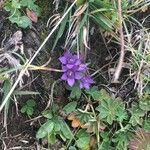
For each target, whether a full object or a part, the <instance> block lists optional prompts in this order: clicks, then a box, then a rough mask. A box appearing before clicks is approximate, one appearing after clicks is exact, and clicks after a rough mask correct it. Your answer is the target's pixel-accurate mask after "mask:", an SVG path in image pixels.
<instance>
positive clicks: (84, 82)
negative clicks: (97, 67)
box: [80, 75, 94, 89]
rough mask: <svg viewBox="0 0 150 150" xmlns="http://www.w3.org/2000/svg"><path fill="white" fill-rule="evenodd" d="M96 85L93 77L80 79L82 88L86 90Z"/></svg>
mask: <svg viewBox="0 0 150 150" xmlns="http://www.w3.org/2000/svg"><path fill="white" fill-rule="evenodd" d="M92 83H94V81H93V79H92V78H91V76H89V75H87V76H84V77H83V78H81V79H80V88H81V89H82V88H86V89H89V88H90V85H91V84H92Z"/></svg>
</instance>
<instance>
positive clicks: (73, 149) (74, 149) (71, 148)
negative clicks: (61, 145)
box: [69, 146, 77, 150]
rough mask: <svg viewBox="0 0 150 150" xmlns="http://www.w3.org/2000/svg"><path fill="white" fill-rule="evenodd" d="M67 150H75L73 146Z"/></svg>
mask: <svg viewBox="0 0 150 150" xmlns="http://www.w3.org/2000/svg"><path fill="white" fill-rule="evenodd" d="M69 150H77V149H76V148H75V147H74V146H70V147H69Z"/></svg>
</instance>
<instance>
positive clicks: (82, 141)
mask: <svg viewBox="0 0 150 150" xmlns="http://www.w3.org/2000/svg"><path fill="white" fill-rule="evenodd" d="M89 143H90V137H89V136H88V137H80V138H79V139H78V140H77V141H76V144H77V147H78V148H81V149H87V148H88V147H89Z"/></svg>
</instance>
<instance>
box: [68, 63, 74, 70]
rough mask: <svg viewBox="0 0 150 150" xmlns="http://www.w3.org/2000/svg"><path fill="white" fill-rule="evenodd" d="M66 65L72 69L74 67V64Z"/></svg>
mask: <svg viewBox="0 0 150 150" xmlns="http://www.w3.org/2000/svg"><path fill="white" fill-rule="evenodd" d="M66 67H67V68H69V69H72V68H73V67H74V64H67V65H66Z"/></svg>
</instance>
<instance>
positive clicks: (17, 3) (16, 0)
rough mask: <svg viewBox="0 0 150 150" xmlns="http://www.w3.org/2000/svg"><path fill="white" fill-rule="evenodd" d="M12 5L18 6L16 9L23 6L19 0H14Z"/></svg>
mask: <svg viewBox="0 0 150 150" xmlns="http://www.w3.org/2000/svg"><path fill="white" fill-rule="evenodd" d="M11 5H12V7H14V8H16V9H20V8H21V4H20V3H19V1H18V0H12V3H11Z"/></svg>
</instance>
